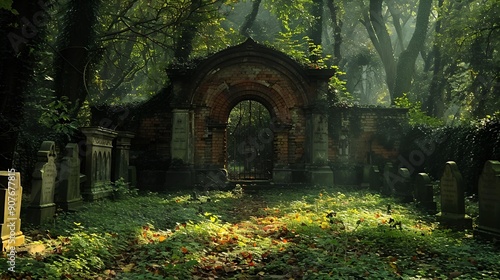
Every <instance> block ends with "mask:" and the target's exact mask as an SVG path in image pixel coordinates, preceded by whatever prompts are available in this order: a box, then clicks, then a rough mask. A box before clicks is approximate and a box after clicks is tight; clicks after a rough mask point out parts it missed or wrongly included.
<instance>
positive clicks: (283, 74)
mask: <svg viewBox="0 0 500 280" xmlns="http://www.w3.org/2000/svg"><path fill="white" fill-rule="evenodd" d="M167 72H168V75H169V77H170V80H171V82H172V85H173V101H172V104H171V106H172V108H173V110H172V138H171V145H170V147H171V158H172V164H171V167H170V169H169V171H168V172H167V182H176V184H177V185H179V184H180V185H190V184H196V183H198V184H203V183H204V182H206V183H210V182H209V181H213V180H214V176H213V174H219V173H217V172H218V171H220V170H226V168H227V167H228V154H229V151H228V149H227V142H228V137H229V136H228V118H229V114H230V112H231V110H232V109H233V108H234V107H235V106H236V105H237V104H239V103H240V102H242V101H245V100H252V101H257V102H258V103H260V104H262V105H263V106H264V107H265V108H266V109H267V110H268V111H269V114H270V121H269V123H268V125H267V127H264V128H260V130H259V131H257V132H256V134H255V135H254V136H253V138H252V137H251V135H250V138H251V141H250V142H248V143H250V144H246V145H241V146H245V148H241V150H242V151H241V152H242V153H245V151H246V152H248V153H252V150H251V149H254V151H255V150H256V149H257V147H261V146H263V145H264V144H266V143H268V142H269V143H270V142H271V141H270V139H269V137H272V147H271V148H272V150H273V153H272V157H273V158H272V167H271V170H270V172H271V174H270V178H271V179H272V180H273V181H274V182H277V183H288V182H292V181H295V180H296V179H297V180H298V179H299V178H300V180H301V181H304V180H305V181H308V182H310V183H321V184H332V183H333V174H332V171H331V169H330V168H329V167H328V166H327V165H326V164H327V162H328V121H327V119H328V118H327V117H326V116H325V115H324V114H323V113H321V112H320V111H318V110H315V106H316V104H318V103H322V102H324V101H323V100H322V98H323V96H324V93H325V91H326V90H327V84H328V80H329V79H330V77H331V76H332V75H333V74H334V70H331V69H308V68H304V67H303V66H301V65H299V64H298V63H297V62H295V61H294V60H292V59H291V58H290V57H288V56H286V55H285V54H283V53H281V52H278V51H276V50H273V49H271V48H269V47H266V46H263V45H260V44H257V43H255V42H254V41H252V40H251V39H249V40H247V41H245V42H244V43H242V44H240V45H237V46H234V47H230V48H228V49H226V50H223V51H221V52H219V53H217V54H215V55H213V56H211V57H209V58H207V59H205V60H203V61H200V62H197V63H195V66H194V67H192V68H190V69H186V68H182V69H169V70H168V71H167ZM264 142H266V143H264ZM252 156H256V155H254V154H253V155H252ZM248 157H249V158H250V155H249V156H248ZM207 180H208V181H207ZM215 180H220V177H217V178H216V179H215Z"/></svg>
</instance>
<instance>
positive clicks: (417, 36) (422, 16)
mask: <svg viewBox="0 0 500 280" xmlns="http://www.w3.org/2000/svg"><path fill="white" fill-rule="evenodd" d="M431 8H432V0H420V2H419V6H418V12H417V20H416V25H415V31H414V32H413V36H412V37H411V39H410V43H408V47H407V48H406V49H405V50H404V51H403V52H402V53H401V55H400V56H399V59H398V64H397V70H396V80H395V84H394V90H393V94H392V102H393V103H394V99H395V98H398V97H402V96H403V94H404V93H406V92H408V91H409V90H410V87H411V83H412V79H413V73H414V70H415V61H416V60H417V57H418V54H419V53H420V50H421V49H422V48H423V47H424V42H425V37H426V34H427V27H428V25H429V15H430V13H431Z"/></svg>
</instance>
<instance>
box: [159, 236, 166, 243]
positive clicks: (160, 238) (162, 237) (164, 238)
mask: <svg viewBox="0 0 500 280" xmlns="http://www.w3.org/2000/svg"><path fill="white" fill-rule="evenodd" d="M166 239H167V238H166V237H165V236H163V235H162V236H160V237H158V241H160V242H163V241H165V240H166Z"/></svg>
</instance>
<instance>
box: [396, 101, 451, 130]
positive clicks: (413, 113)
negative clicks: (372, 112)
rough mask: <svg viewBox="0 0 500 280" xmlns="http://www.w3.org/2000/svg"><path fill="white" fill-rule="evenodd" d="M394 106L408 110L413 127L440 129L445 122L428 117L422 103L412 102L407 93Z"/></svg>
mask: <svg viewBox="0 0 500 280" xmlns="http://www.w3.org/2000/svg"><path fill="white" fill-rule="evenodd" d="M394 104H395V105H396V107H398V108H408V109H409V110H408V117H409V118H408V119H409V124H410V125H411V126H417V125H423V126H429V127H438V126H441V125H443V121H442V120H440V119H438V118H435V117H431V116H429V115H427V114H426V113H425V112H424V111H422V109H421V106H422V105H421V103H420V102H418V101H417V102H411V101H410V100H409V98H408V95H407V94H406V93H405V94H403V96H402V97H399V98H396V99H395V100H394Z"/></svg>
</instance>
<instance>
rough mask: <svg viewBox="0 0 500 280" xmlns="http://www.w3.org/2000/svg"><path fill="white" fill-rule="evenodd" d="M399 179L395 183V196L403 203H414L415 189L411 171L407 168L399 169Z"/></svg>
mask: <svg viewBox="0 0 500 280" xmlns="http://www.w3.org/2000/svg"><path fill="white" fill-rule="evenodd" d="M398 175H399V178H398V179H397V180H395V182H394V196H395V197H397V198H398V199H400V200H401V201H402V202H405V203H407V202H413V188H412V185H411V178H410V171H408V169H407V168H399V169H398Z"/></svg>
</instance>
